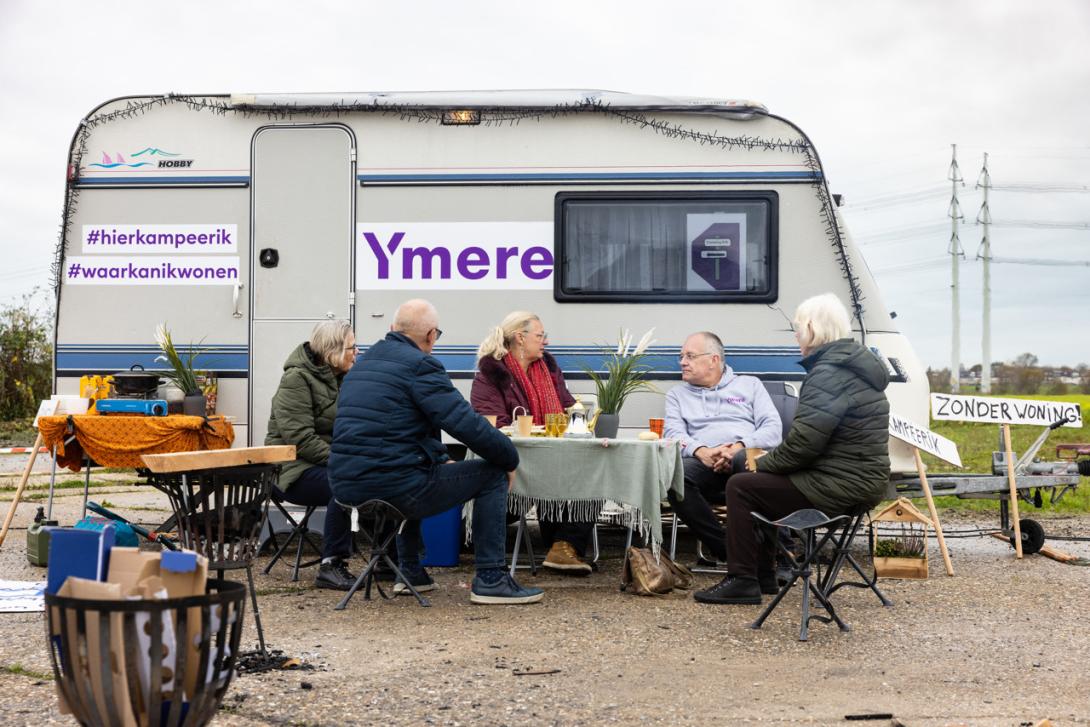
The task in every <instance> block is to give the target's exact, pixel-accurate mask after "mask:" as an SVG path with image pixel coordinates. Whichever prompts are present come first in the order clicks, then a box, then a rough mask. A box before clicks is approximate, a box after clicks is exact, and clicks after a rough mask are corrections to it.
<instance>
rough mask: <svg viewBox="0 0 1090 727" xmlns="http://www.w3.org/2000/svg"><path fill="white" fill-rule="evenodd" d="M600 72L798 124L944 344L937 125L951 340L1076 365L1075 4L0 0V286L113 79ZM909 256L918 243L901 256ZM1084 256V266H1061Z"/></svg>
mask: <svg viewBox="0 0 1090 727" xmlns="http://www.w3.org/2000/svg"><path fill="white" fill-rule="evenodd" d="M501 88H603V89H610V90H616V91H626V92H632V93H649V94H662V95H670V94H673V95H697V96H708V95H714V96H720V97H730V98H744V99H753V100H757V101H760V102H762V103H764V104H765V105H766V106H768V108H769V109H770V110H771V111H773V112H774V113H777V114H779V115H782V116H785V117H787V118H789V119H791V120H793V121H795V122H796V123H797V124H799V126H800V127H802V128H803V129H804V130H806V132H807V133H808V134H809V136H810V137H811V139H812V140H813V142H814V144H815V145H816V146H817V149H818V151H819V153H820V154H821V156H822V161H823V163H824V166H825V170H826V173H827V174H828V176H829V179H830V182H831V186H832V188H833V191H834V192H839V193H843V194H844V195H845V197H846V199H847V202H848V204H847V206H846V207H845V208H844V212H845V214H846V217H847V222H848V225H849V228H850V229H851V230H852V232H853V234H854V235H855V237H856V239H857V241H859V242H860V243H862V245H863V250H864V253H865V254H866V257H867V261H868V264H869V265H870V267H871V269H872V270H873V271H874V272H875V274H876V276H877V278H878V280H879V283H880V285H881V286H882V289H883V292H884V295H885V299H886V303H887V304H888V306H889V307H890V308H891V309H893V310H895V311H896V312H897V314H898V317H897V320H898V322H899V323H900V324H901V326H902V328H903V330H904V331H905V333H906V334H907V335H908V336H909V338H910V340H911V341H912V343H913V345H914V346H915V348H916V350H917V352H918V353H919V355H920V357H921V358H922V359H923V361H924V362H925V363H927V364H930V365H935V366H945V365H948V364H949V361H950V318H951V316H950V265H949V256H947V257H946V261H945V262H942V263H939V262H936V261H938V260H939V259H941V258H942V257H943V255H944V254H945V253H946V251H947V246H948V244H949V237H950V234H949V219H948V218H947V217H946V212H947V206H948V203H949V199H950V183H949V182H947V181H946V175H947V169H948V167H949V163H950V144H951V143H954V142H956V143H958V144H959V160H960V163H961V170H962V174H963V175H964V177H965V180H966V185H965V187H963V188H961V198H962V207H963V211H964V213H965V217H966V220H965V221H966V222H967V223H968V224H967V225H966V226H964V227H963V228H962V234H961V242H962V246H963V248H964V250H965V253H966V262H965V263H964V264H963V265H962V266H961V267H962V276H961V281H962V285H963V293H962V296H961V297H962V307H963V310H962V362H963V363H966V364H970V363H975V362H978V361H979V360H980V330H981V326H980V318H981V312H980V311H981V265H980V263H979V262H976V261H975V260H974V258H975V255H976V252H977V247H978V244H979V241H980V228H979V227H977V226H974V225H973V224H972V223H973V219H974V218H975V216H976V213H977V210H978V208H979V206H980V194H979V192H977V191H976V190H974V188H973V187H974V183H975V182H976V179H977V175H978V172H979V170H980V166H981V162H982V154H983V153H984V152H989V153H990V162H989V166H990V168H991V172H992V182H993V184H995V185H997V186H1000V185H1001V186H1018V187H1022V188H1023V189H1022V190H1002V191H1000V190H996V191H995V192H993V193H992V197H991V209H992V218H993V220H995V221H996V222H997V223H1000V222H1007V223H1010V222H1019V223H1032V225H1031V226H1010V225H1002V226H1000V225H996V227H994V228H993V233H992V242H993V255H996V256H998V257H1005V258H1023V259H1024V258H1033V259H1048V260H1063V261H1067V262H1068V263H1069V264H1068V265H1066V266H1030V265H1021V264H1009V263H1008V264H996V265H993V274H992V281H993V286H992V287H993V301H994V305H993V314H992V320H993V346H992V350H993V359H994V360H1006V359H1011V358H1013V357H1014V356H1016V355H1018V354H1019V353H1022V352H1023V351H1032V352H1034V353H1036V354H1037V355H1038V356H1040V358H1041V360H1042V362H1044V363H1050V364H1064V363H1066V364H1076V363H1079V362H1088V363H1090V335H1087V333H1086V331H1087V325H1086V321H1087V319H1088V318H1090V284H1088V283H1090V267H1088V266H1087V265H1086V264H1085V263H1088V262H1090V229H1088V228H1090V192H1087V191H1085V189H1084V191H1082V192H1078V191H1057V188H1059V189H1060V190H1069V189H1075V188H1079V187H1082V188H1090V93H1088V91H1090V3H1087V2H1084V1H1083V0H1067V1H1063V0H1058V1H1054V2H1046V3H1029V2H1025V1H1024V0H1018V1H1010V0H988V1H983V0H981V1H979V2H958V3H951V2H946V1H941V2H938V1H936V2H927V1H923V0H911V1H907V0H906V1H904V2H873V1H869V2H822V3H816V2H772V1H766V2H745V3H742V2H733V1H728V0H718V1H716V2H683V1H681V0H677V1H675V2H672V3H667V2H644V1H641V0H626V1H624V2H613V1H608V2H602V1H595V2H586V1H583V2H566V1H561V0H554V1H553V2H550V3H547V4H545V5H538V4H529V3H516V2H510V1H506V2H472V1H467V0H460V1H459V2H449V1H448V2H402V3H392V2H387V3H369V4H366V7H365V4H364V3H355V2H353V3H349V2H344V3H340V2H328V1H326V2H322V1H318V0H309V1H308V2H305V3H304V2H281V1H279V0H264V1H263V2H229V1H227V0H216V1H214V2H207V1H205V0H187V1H186V2H178V3H158V2H146V1H145V2H122V1H118V2H96V1H93V0H83V1H82V2H36V1H31V0H0V90H2V93H0V99H2V106H0V109H2V111H3V113H0V260H2V261H3V262H2V263H0V302H11V301H12V300H13V299H15V298H16V297H17V296H19V295H22V294H24V293H25V292H27V291H29V290H31V289H33V288H34V287H35V286H42V287H48V285H49V283H50V276H49V264H50V262H51V259H52V253H53V249H54V245H55V243H56V239H57V229H58V224H59V221H60V217H61V207H62V203H63V189H64V174H65V164H66V155H67V149H68V144H69V141H70V139H71V137H72V134H73V131H74V130H75V128H76V126H77V124H78V123H79V120H80V118H82V117H83V115H84V114H85V113H87V112H88V111H89V110H90V109H92V108H93V107H94V106H96V105H97V104H98V103H100V102H102V101H104V100H106V99H108V98H112V97H115V96H120V95H128V94H141V93H148V94H161V93H165V92H178V93H206V92H252V91H289V92H305V91H392V90H400V91H413V90H433V89H501ZM916 262H919V263H920V264H919V265H916V264H915V263H916ZM1076 262H1082V263H1084V264H1083V265H1077V264H1075V263H1076Z"/></svg>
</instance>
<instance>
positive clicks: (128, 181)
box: [76, 176, 250, 187]
mask: <svg viewBox="0 0 1090 727" xmlns="http://www.w3.org/2000/svg"><path fill="white" fill-rule="evenodd" d="M249 183H250V177H249V176H241V177H238V176H232V177H80V179H79V180H77V181H76V185H77V186H80V187H108V186H111V185H125V186H141V185H150V184H153V185H169V186H180V187H185V186H193V185H197V184H202V185H203V184H229V185H232V186H242V185H246V184H249Z"/></svg>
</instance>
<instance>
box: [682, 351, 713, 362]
mask: <svg viewBox="0 0 1090 727" xmlns="http://www.w3.org/2000/svg"><path fill="white" fill-rule="evenodd" d="M701 356H711V353H683V354H681V355H680V356H678V357H677V360H678V361H679V362H680V363H685V362H686V361H688V362H689V363H692V362H693V361H695V360H696V359H698V358H700V357H701Z"/></svg>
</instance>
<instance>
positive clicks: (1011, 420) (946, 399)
mask: <svg viewBox="0 0 1090 727" xmlns="http://www.w3.org/2000/svg"><path fill="white" fill-rule="evenodd" d="M931 418H932V419H936V420H938V421H952V422H986V423H990V424H1035V425H1037V426H1041V427H1048V426H1051V425H1053V424H1055V423H1056V422H1058V421H1061V420H1062V421H1064V422H1065V423H1064V426H1065V427H1071V428H1074V429H1081V428H1082V409H1081V408H1080V407H1079V405H1078V404H1076V403H1074V402H1070V401H1035V400H1033V399H1000V398H997V397H993V396H960V395H957V394H932V395H931Z"/></svg>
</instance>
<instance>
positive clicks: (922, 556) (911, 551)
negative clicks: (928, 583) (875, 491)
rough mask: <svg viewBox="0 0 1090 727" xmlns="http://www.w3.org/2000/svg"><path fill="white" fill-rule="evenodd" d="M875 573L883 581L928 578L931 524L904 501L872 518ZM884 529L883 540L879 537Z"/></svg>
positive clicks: (897, 501)
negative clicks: (928, 549) (878, 533)
mask: <svg viewBox="0 0 1090 727" xmlns="http://www.w3.org/2000/svg"><path fill="white" fill-rule="evenodd" d="M870 527H871V536H872V538H874V539H873V541H872V542H873V543H874V552H873V557H874V571H875V573H876V574H877V575H878V576H880V577H882V578H927V531H928V529H929V528H930V527H931V520H930V519H929V518H928V517H927V516H926V515H924V514H923V513H921V512H920V511H919V510H917V509H916V507H915V506H914V505H913V504H912V503H911V502H909V501H908V500H906V499H904V498H898V499H897V500H896V501H895V502H893V504H891V505H889V506H888V507H886V508H884V509H883V510H882V511H881V512H879V513H878V514H876V515H874V516H873V517H872V518H871V524H870ZM878 528H882V530H883V536H884V537H880V538H879V537H876V536H877V529H878Z"/></svg>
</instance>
